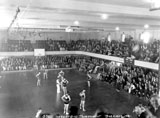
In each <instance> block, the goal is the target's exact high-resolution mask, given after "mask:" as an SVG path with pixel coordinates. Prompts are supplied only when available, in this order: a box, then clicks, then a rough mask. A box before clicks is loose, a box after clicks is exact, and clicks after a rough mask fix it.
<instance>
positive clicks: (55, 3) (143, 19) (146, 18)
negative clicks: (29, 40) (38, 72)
mask: <svg viewBox="0 0 160 118" xmlns="http://www.w3.org/2000/svg"><path fill="white" fill-rule="evenodd" d="M147 1H148V0H0V17H1V18H0V19H1V22H0V28H8V27H9V25H10V24H11V22H12V20H13V19H14V16H15V14H16V10H17V8H18V7H19V8H20V12H19V14H18V16H17V19H16V21H15V22H14V24H13V25H12V28H14V27H21V28H37V29H38V28H45V29H46V28H47V29H59V30H61V29H65V28H66V27H68V26H71V27H72V28H74V29H77V30H81V31H83V30H86V31H87V30H88V31H89V30H101V31H102V30H104V31H105V30H109V31H112V30H114V29H115V27H117V26H118V27H120V29H122V30H136V29H143V26H144V25H145V24H149V25H150V28H151V29H160V11H158V10H157V11H149V9H150V3H149V2H147ZM102 14H107V15H108V18H107V19H101V15H102ZM74 21H79V25H78V26H76V25H75V24H74Z"/></svg>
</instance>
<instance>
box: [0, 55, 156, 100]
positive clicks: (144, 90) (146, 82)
mask: <svg viewBox="0 0 160 118" xmlns="http://www.w3.org/2000/svg"><path fill="white" fill-rule="evenodd" d="M0 64H1V70H2V71H14V70H31V69H34V68H38V69H54V68H73V67H76V68H78V70H79V71H82V72H85V73H86V72H87V71H89V70H92V73H93V74H95V75H97V76H96V78H97V79H99V80H101V81H105V82H107V83H109V84H111V85H113V86H114V87H116V89H117V91H120V90H126V91H127V92H129V93H131V94H134V95H137V96H139V97H143V98H146V99H149V98H150V96H151V95H153V94H156V93H157V92H158V72H157V71H154V70H150V69H145V68H141V67H135V66H133V65H126V64H118V63H115V62H109V61H106V60H102V59H97V58H93V57H88V56H69V55H68V56H44V57H9V58H4V59H2V60H1V61H0Z"/></svg>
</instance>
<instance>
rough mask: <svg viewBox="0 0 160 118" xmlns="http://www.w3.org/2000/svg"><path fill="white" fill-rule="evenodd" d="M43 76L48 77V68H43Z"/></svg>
mask: <svg viewBox="0 0 160 118" xmlns="http://www.w3.org/2000/svg"><path fill="white" fill-rule="evenodd" d="M43 78H44V79H48V70H47V69H45V70H44V73H43Z"/></svg>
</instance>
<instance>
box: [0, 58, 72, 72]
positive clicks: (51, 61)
mask: <svg viewBox="0 0 160 118" xmlns="http://www.w3.org/2000/svg"><path fill="white" fill-rule="evenodd" d="M72 61H73V60H72V58H71V57H70V56H45V57H9V58H4V59H2V60H1V61H0V64H1V70H2V71H16V70H31V69H35V68H38V69H54V68H70V67H72V64H73V63H72ZM73 62H74V61H73Z"/></svg>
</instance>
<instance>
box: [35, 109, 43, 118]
mask: <svg viewBox="0 0 160 118" xmlns="http://www.w3.org/2000/svg"><path fill="white" fill-rule="evenodd" d="M41 114H42V109H41V108H39V109H38V111H37V113H36V116H35V118H40V115H41Z"/></svg>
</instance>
